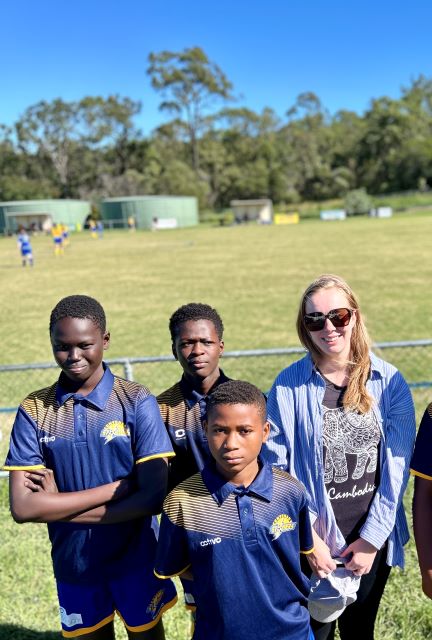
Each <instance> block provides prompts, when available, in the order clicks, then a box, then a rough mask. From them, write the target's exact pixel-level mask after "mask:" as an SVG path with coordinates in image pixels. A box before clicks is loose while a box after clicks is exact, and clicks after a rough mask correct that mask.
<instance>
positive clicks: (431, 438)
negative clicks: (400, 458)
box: [410, 403, 432, 480]
mask: <svg viewBox="0 0 432 640" xmlns="http://www.w3.org/2000/svg"><path fill="white" fill-rule="evenodd" d="M410 471H411V474H412V475H413V476H419V477H420V478H425V479H426V480H432V403H431V404H430V405H429V406H428V408H427V409H426V411H425V412H424V415H423V418H422V421H421V423H420V426H419V430H418V432H417V438H416V443H415V448H414V453H413V457H412V460H411V465H410Z"/></svg>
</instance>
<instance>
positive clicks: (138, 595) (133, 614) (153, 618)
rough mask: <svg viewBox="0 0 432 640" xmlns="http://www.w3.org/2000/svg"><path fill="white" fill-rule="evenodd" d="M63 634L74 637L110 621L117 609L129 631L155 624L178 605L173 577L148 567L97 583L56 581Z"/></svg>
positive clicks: (142, 629) (66, 636)
mask: <svg viewBox="0 0 432 640" xmlns="http://www.w3.org/2000/svg"><path fill="white" fill-rule="evenodd" d="M57 593H58V598H59V604H60V618H61V624H62V635H63V637H65V638H75V637H78V636H81V635H83V634H85V633H91V632H92V631H96V630H97V629H100V628H101V627H103V626H105V625H106V624H109V623H110V622H111V621H112V620H113V619H114V614H115V612H117V613H118V614H119V616H120V617H121V619H122V620H123V622H124V624H125V626H126V628H127V629H129V631H133V632H138V631H146V630H147V629H151V628H152V627H154V626H155V625H156V624H157V623H158V622H159V620H160V619H161V617H162V614H163V613H164V612H165V611H166V610H167V609H170V608H171V607H172V606H174V605H175V603H176V602H177V593H176V589H175V587H174V584H173V582H172V581H171V580H161V579H159V578H157V577H156V576H155V575H153V574H150V573H149V572H148V570H146V571H145V572H144V571H143V570H140V571H136V572H134V573H129V574H127V575H124V576H121V577H115V578H112V579H109V580H103V581H101V582H96V583H94V584H91V585H88V584H71V583H66V582H57Z"/></svg>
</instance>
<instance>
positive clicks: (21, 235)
mask: <svg viewBox="0 0 432 640" xmlns="http://www.w3.org/2000/svg"><path fill="white" fill-rule="evenodd" d="M17 240H18V249H19V250H20V252H21V259H22V266H23V267H25V266H26V265H27V264H29V265H30V266H31V267H32V266H33V251H32V246H31V243H30V238H29V236H28V234H27V232H26V230H25V229H24V227H20V228H19V230H18V238H17Z"/></svg>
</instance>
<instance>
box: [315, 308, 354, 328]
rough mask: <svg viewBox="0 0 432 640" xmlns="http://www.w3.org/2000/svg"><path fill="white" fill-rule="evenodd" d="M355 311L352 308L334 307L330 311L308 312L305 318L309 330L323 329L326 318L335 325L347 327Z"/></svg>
mask: <svg viewBox="0 0 432 640" xmlns="http://www.w3.org/2000/svg"><path fill="white" fill-rule="evenodd" d="M352 314H353V312H352V310H351V309H346V308H342V309H332V310H331V311H329V312H328V313H321V312H319V311H314V312H313V313H307V314H306V315H305V316H304V318H303V320H304V323H305V325H306V329H307V330H308V331H321V330H322V329H324V326H325V323H326V320H327V319H329V320H330V322H331V323H332V325H333V326H334V327H346V326H347V325H348V324H349V321H350V320H351V316H352Z"/></svg>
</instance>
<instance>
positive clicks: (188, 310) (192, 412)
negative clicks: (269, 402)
mask: <svg viewBox="0 0 432 640" xmlns="http://www.w3.org/2000/svg"><path fill="white" fill-rule="evenodd" d="M169 330H170V333H171V348H172V352H173V354H174V357H175V359H176V360H178V362H179V363H180V365H181V367H182V369H183V375H182V377H181V379H180V381H179V382H177V383H176V384H175V385H174V386H173V387H171V388H170V389H167V390H166V391H164V392H163V393H161V394H160V395H159V396H158V397H157V401H158V404H159V408H160V412H161V415H162V419H163V421H164V423H165V426H166V428H167V431H168V435H169V437H170V438H171V443H172V446H173V449H174V452H175V454H176V455H175V458H173V459H172V460H171V461H170V472H169V473H170V477H169V487H170V489H171V488H173V487H175V486H177V485H178V484H179V482H181V481H182V480H185V479H186V478H188V477H189V476H191V475H193V474H194V473H196V472H197V471H200V470H201V469H202V468H203V466H204V464H205V462H207V461H208V460H209V459H210V452H209V449H208V445H207V441H206V437H205V433H204V429H203V420H204V418H205V414H206V405H207V398H208V394H209V393H211V391H213V390H214V389H216V387H217V386H218V385H220V384H221V383H223V382H227V381H228V379H229V378H227V377H226V375H225V374H224V373H223V371H222V370H221V369H220V368H219V358H220V356H221V355H222V353H223V349H224V343H223V339H222V338H223V330H224V327H223V323H222V319H221V317H220V315H219V314H218V312H217V311H216V309H212V307H210V306H209V305H208V304H201V303H196V302H190V303H189V304H185V305H183V306H182V307H180V308H179V309H177V311H175V312H174V313H173V315H172V316H171V318H170V321H169Z"/></svg>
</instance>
